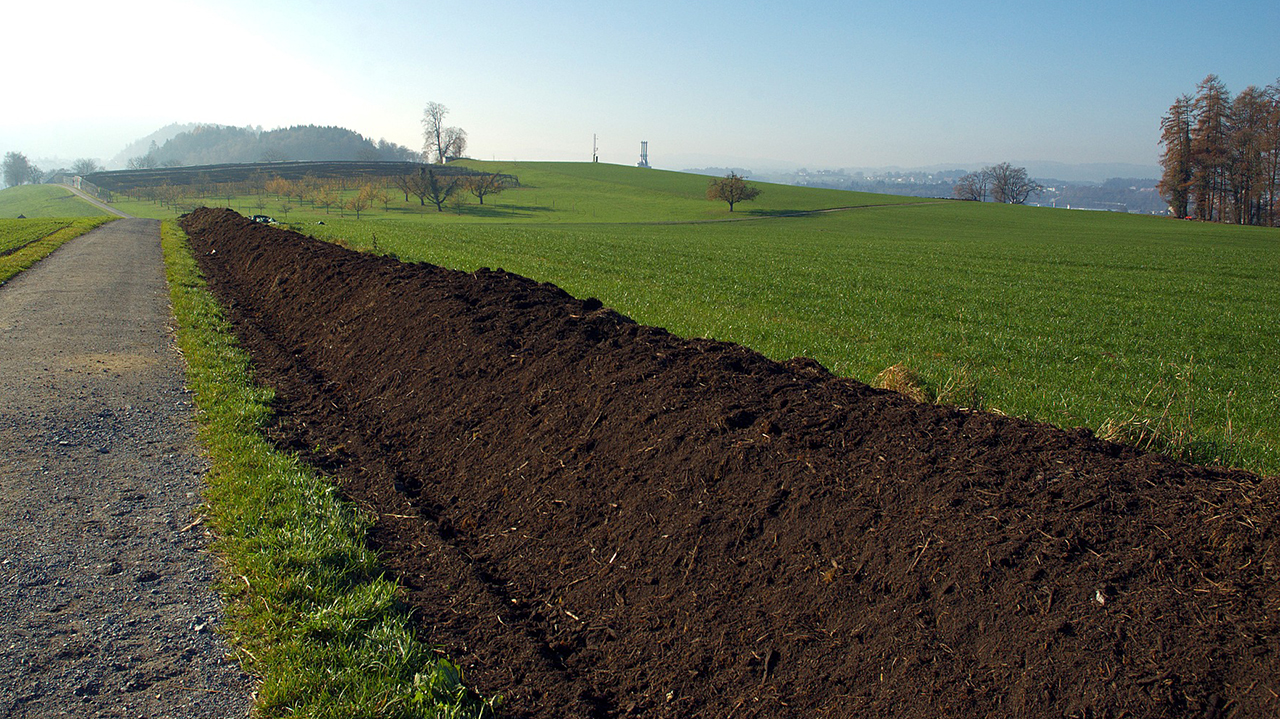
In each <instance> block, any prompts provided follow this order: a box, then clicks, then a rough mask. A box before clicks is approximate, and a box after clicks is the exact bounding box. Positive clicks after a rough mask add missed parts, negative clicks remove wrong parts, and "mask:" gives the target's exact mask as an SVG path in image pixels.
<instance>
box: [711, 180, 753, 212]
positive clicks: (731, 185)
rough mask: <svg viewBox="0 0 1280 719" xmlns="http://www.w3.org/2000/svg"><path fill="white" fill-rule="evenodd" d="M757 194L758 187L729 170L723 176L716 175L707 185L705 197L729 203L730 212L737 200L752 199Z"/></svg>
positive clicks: (745, 200)
mask: <svg viewBox="0 0 1280 719" xmlns="http://www.w3.org/2000/svg"><path fill="white" fill-rule="evenodd" d="M759 196H760V188H758V187H756V186H755V185H752V184H749V183H748V182H747V180H746V178H744V177H742V176H740V175H738V173H736V172H730V173H729V174H727V175H725V176H724V177H718V178H716V179H714V180H712V181H711V183H710V184H709V185H707V199H708V200H722V201H724V202H727V203H729V211H730V212H733V206H734V205H736V204H738V203H739V202H747V201H749V200H754V199H756V198H757V197H759Z"/></svg>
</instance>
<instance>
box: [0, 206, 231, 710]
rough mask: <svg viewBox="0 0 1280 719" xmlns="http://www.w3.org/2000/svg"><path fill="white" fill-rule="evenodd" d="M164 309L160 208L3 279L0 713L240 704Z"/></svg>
mask: <svg viewBox="0 0 1280 719" xmlns="http://www.w3.org/2000/svg"><path fill="white" fill-rule="evenodd" d="M170 318H171V312H170V308H169V300H168V292H167V288H166V285H165V280H164V273H163V264H162V258H161V251H160V223H159V222H157V221H154V220H138V219H124V220H119V221H116V222H113V223H110V224H108V225H104V226H103V227H100V228H98V229H96V230H94V231H93V232H90V233H88V234H86V235H84V236H83V237H79V238H77V239H75V240H73V241H71V242H69V243H67V244H66V245H64V246H63V247H62V248H60V249H59V250H57V251H56V252H54V253H53V254H52V255H50V256H49V257H48V258H46V259H45V260H43V261H42V262H41V263H39V264H38V265H36V266H35V267H33V268H31V269H30V270H28V271H26V272H24V273H22V274H21V275H19V276H18V277H15V278H14V279H13V280H11V281H10V282H9V283H8V284H6V285H4V286H3V287H0V716H9V717H45V716H54V715H58V716H62V715H65V714H67V713H70V714H74V715H89V716H108V717H130V718H131V719H132V718H133V717H140V716H145V717H164V716H173V717H179V716H181V717H231V716H244V715H245V714H246V713H247V712H248V709H249V704H250V700H251V693H252V691H253V689H252V681H251V680H250V678H249V677H247V676H245V675H244V674H243V673H242V672H241V671H240V669H239V666H238V663H237V662H235V661H234V660H233V659H231V658H229V657H228V649H227V647H226V646H225V644H223V643H222V641H221V639H220V638H219V637H218V636H217V635H216V634H215V632H214V631H213V630H214V628H215V623H216V620H217V618H219V617H220V616H221V610H222V608H221V604H220V600H219V599H218V598H217V595H216V593H215V591H214V586H213V584H214V577H215V566H214V560H213V557H212V556H211V555H210V554H209V553H208V552H206V551H205V547H206V545H207V542H208V537H207V535H206V533H205V531H204V528H203V527H202V526H201V525H199V524H197V523H196V522H195V521H194V520H195V516H194V515H193V510H194V509H195V508H196V507H197V505H198V504H199V502H200V501H201V496H200V493H201V490H202V488H203V478H202V473H203V471H204V463H203V460H202V458H201V455H200V452H199V450H198V448H197V445H196V440H195V427H194V421H193V419H194V418H193V410H192V404H191V400H190V398H189V396H188V395H187V392H186V389H185V386H184V380H183V369H182V361H181V358H180V357H179V355H178V353H177V351H176V350H175V348H174V344H173V338H172V333H171V331H170V322H171V319H170Z"/></svg>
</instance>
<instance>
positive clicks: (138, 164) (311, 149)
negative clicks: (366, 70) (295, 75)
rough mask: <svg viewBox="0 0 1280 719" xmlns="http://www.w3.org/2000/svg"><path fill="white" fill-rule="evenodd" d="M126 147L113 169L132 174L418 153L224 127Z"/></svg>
mask: <svg viewBox="0 0 1280 719" xmlns="http://www.w3.org/2000/svg"><path fill="white" fill-rule="evenodd" d="M179 128H181V129H179ZM172 129H179V131H178V132H176V133H173V134H172V135H171V136H169V137H168V138H165V139H163V140H160V139H159V137H163V135H164V134H165V133H166V130H172ZM144 143H145V144H144ZM130 148H131V149H130V152H131V154H129V155H128V157H127V159H126V160H125V161H124V162H123V163H116V162H115V161H113V163H112V164H113V166H119V165H121V164H123V165H125V166H127V167H130V168H131V169H139V168H142V169H145V168H155V167H182V166H189V165H221V164H232V163H237V164H239V163H252V162H286V161H292V162H315V161H322V160H361V161H384V162H412V161H414V160H417V159H418V153H417V152H415V151H414V150H411V149H409V148H407V147H404V146H403V145H397V144H396V143H393V142H387V141H386V140H378V141H377V142H374V141H373V140H370V139H368V138H366V137H364V136H363V135H361V134H359V133H357V132H353V131H351V130H347V129H345V128H341V127H320V126H317V125H300V126H296V127H288V128H280V129H276V130H267V131H263V130H262V129H261V128H253V127H229V126H225V125H192V126H177V125H170V126H169V127H168V128H165V129H163V130H160V131H159V132H157V133H154V134H153V135H152V136H151V137H150V139H148V138H143V139H142V140H139V141H138V142H136V143H134V144H133V145H130ZM117 157H118V156H117Z"/></svg>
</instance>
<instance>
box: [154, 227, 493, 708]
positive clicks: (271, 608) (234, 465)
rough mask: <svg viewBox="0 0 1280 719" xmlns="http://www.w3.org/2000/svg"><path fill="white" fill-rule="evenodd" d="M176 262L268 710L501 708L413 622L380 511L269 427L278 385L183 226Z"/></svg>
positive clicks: (168, 253) (231, 596) (214, 512)
mask: <svg viewBox="0 0 1280 719" xmlns="http://www.w3.org/2000/svg"><path fill="white" fill-rule="evenodd" d="M163 245H164V256H165V266H166V271H167V274H168V278H169V287H170V294H171V297H172V301H173V308H174V314H175V316H176V317H177V320H178V325H179V331H178V343H179V346H180V347H181V349H182V352H183V354H184V356H185V357H186V361H187V382H188V384H189V386H190V387H191V389H192V391H193V392H194V393H195V396H196V403H197V405H198V406H199V411H200V416H199V425H200V426H199V432H200V439H201V441H202V443H203V444H204V446H205V447H206V449H207V450H208V452H209V456H210V459H211V461H212V465H213V466H212V469H211V471H210V473H209V477H208V482H209V488H208V491H207V495H206V500H207V512H208V515H209V518H210V521H211V524H212V525H213V528H214V530H215V532H216V533H217V535H218V537H219V540H218V550H219V552H220V554H221V556H222V557H223V560H224V563H225V572H224V577H225V579H224V582H223V592H224V594H225V596H226V598H227V604H228V623H227V626H228V632H229V634H230V639H231V641H232V643H233V644H234V646H236V647H237V649H238V650H239V651H240V652H241V653H242V655H243V657H244V661H245V665H246V667H247V668H248V669H249V670H250V671H251V672H253V673H254V674H256V675H257V676H259V677H261V679H262V685H261V688H260V689H259V692H258V703H259V704H258V711H259V712H260V714H262V715H264V716H284V715H288V716H299V717H335V718H336V717H344V718H345V717H491V716H493V715H494V704H495V702H494V701H493V700H490V701H482V700H481V699H480V698H479V697H477V696H476V695H475V694H474V693H472V692H470V691H469V690H467V689H466V688H465V687H464V686H463V684H462V681H461V674H460V672H459V670H458V669H457V668H456V667H455V666H454V665H452V664H451V663H449V662H448V661H447V660H445V659H443V658H439V657H438V656H436V655H435V653H434V652H433V650H432V648H431V647H429V646H427V645H426V644H424V643H422V642H421V641H419V640H418V639H417V637H416V636H415V634H414V632H413V630H412V628H411V627H410V623H409V619H408V615H407V612H406V609H405V607H404V606H403V605H402V603H401V602H400V601H399V589H398V587H397V585H396V584H395V583H394V582H393V581H392V580H390V579H388V578H386V577H384V576H383V574H382V571H381V570H380V569H379V567H378V562H377V557H376V556H375V554H374V553H373V552H372V551H371V550H370V549H369V548H368V547H367V544H366V541H365V534H366V530H367V528H368V526H369V520H368V519H367V518H366V517H362V516H360V515H359V514H358V513H357V511H356V510H355V509H354V508H353V507H351V506H350V505H349V504H346V503H344V502H343V501H341V500H340V499H339V498H338V497H337V496H335V492H334V488H333V485H332V484H331V483H329V482H328V481H326V480H325V479H324V478H323V477H321V476H318V475H317V474H316V473H314V472H313V471H312V470H310V469H309V468H308V467H307V466H305V465H304V464H303V463H302V462H300V461H299V460H298V459H297V458H296V457H294V456H291V455H286V454H283V453H281V452H278V451H276V450H275V449H274V448H273V447H272V446H271V445H270V444H269V443H268V442H267V441H266V440H265V439H264V438H263V437H262V436H261V434H260V433H259V430H260V429H261V427H262V425H263V423H264V422H265V421H266V420H267V418H268V417H269V415H270V412H271V410H270V406H269V405H270V402H271V399H272V395H271V392H270V391H269V390H268V389H264V388H262V387H259V386H257V385H255V384H254V382H253V379H252V370H251V367H250V363H249V359H248V356H247V355H246V354H245V353H244V352H243V351H241V350H240V349H239V348H238V347H237V345H236V342H235V339H234V337H233V336H232V334H231V330H230V326H229V325H228V323H227V321H226V319H225V317H224V315H223V312H222V310H221V308H220V307H219V306H218V304H217V302H216V301H215V300H214V298H213V296H212V295H211V294H209V292H208V291H207V290H206V289H205V287H204V280H203V278H202V277H201V276H200V273H199V270H198V269H197V268H196V265H195V261H194V260H193V259H192V257H191V254H190V251H189V249H188V248H187V245H186V241H185V237H184V236H183V234H182V232H181V230H180V229H178V228H177V227H176V226H175V225H173V224H172V223H165V225H164V230H163Z"/></svg>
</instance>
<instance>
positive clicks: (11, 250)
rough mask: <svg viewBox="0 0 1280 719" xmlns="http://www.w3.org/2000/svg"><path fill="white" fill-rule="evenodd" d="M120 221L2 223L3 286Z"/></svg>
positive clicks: (107, 218)
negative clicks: (85, 236)
mask: <svg viewBox="0 0 1280 719" xmlns="http://www.w3.org/2000/svg"><path fill="white" fill-rule="evenodd" d="M116 219H119V218H118V217H111V216H107V215H103V216H101V217H87V218H84V219H58V220H0V285H2V284H4V283H5V282H8V281H9V280H10V279H12V278H13V276H14V275H16V274H18V273H19V272H22V271H23V270H25V269H27V268H29V267H31V266H32V265H34V264H35V263H37V262H39V261H40V260H43V259H44V258H46V257H48V256H49V253H51V252H53V251H54V250H56V249H58V248H59V247H62V245H63V244H65V243H66V242H67V241H68V240H72V239H75V238H77V237H79V236H80V235H83V234H84V233H86V232H88V231H89V230H92V229H93V228H95V227H97V226H99V225H103V224H106V223H108V222H110V221H112V220H116Z"/></svg>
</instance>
